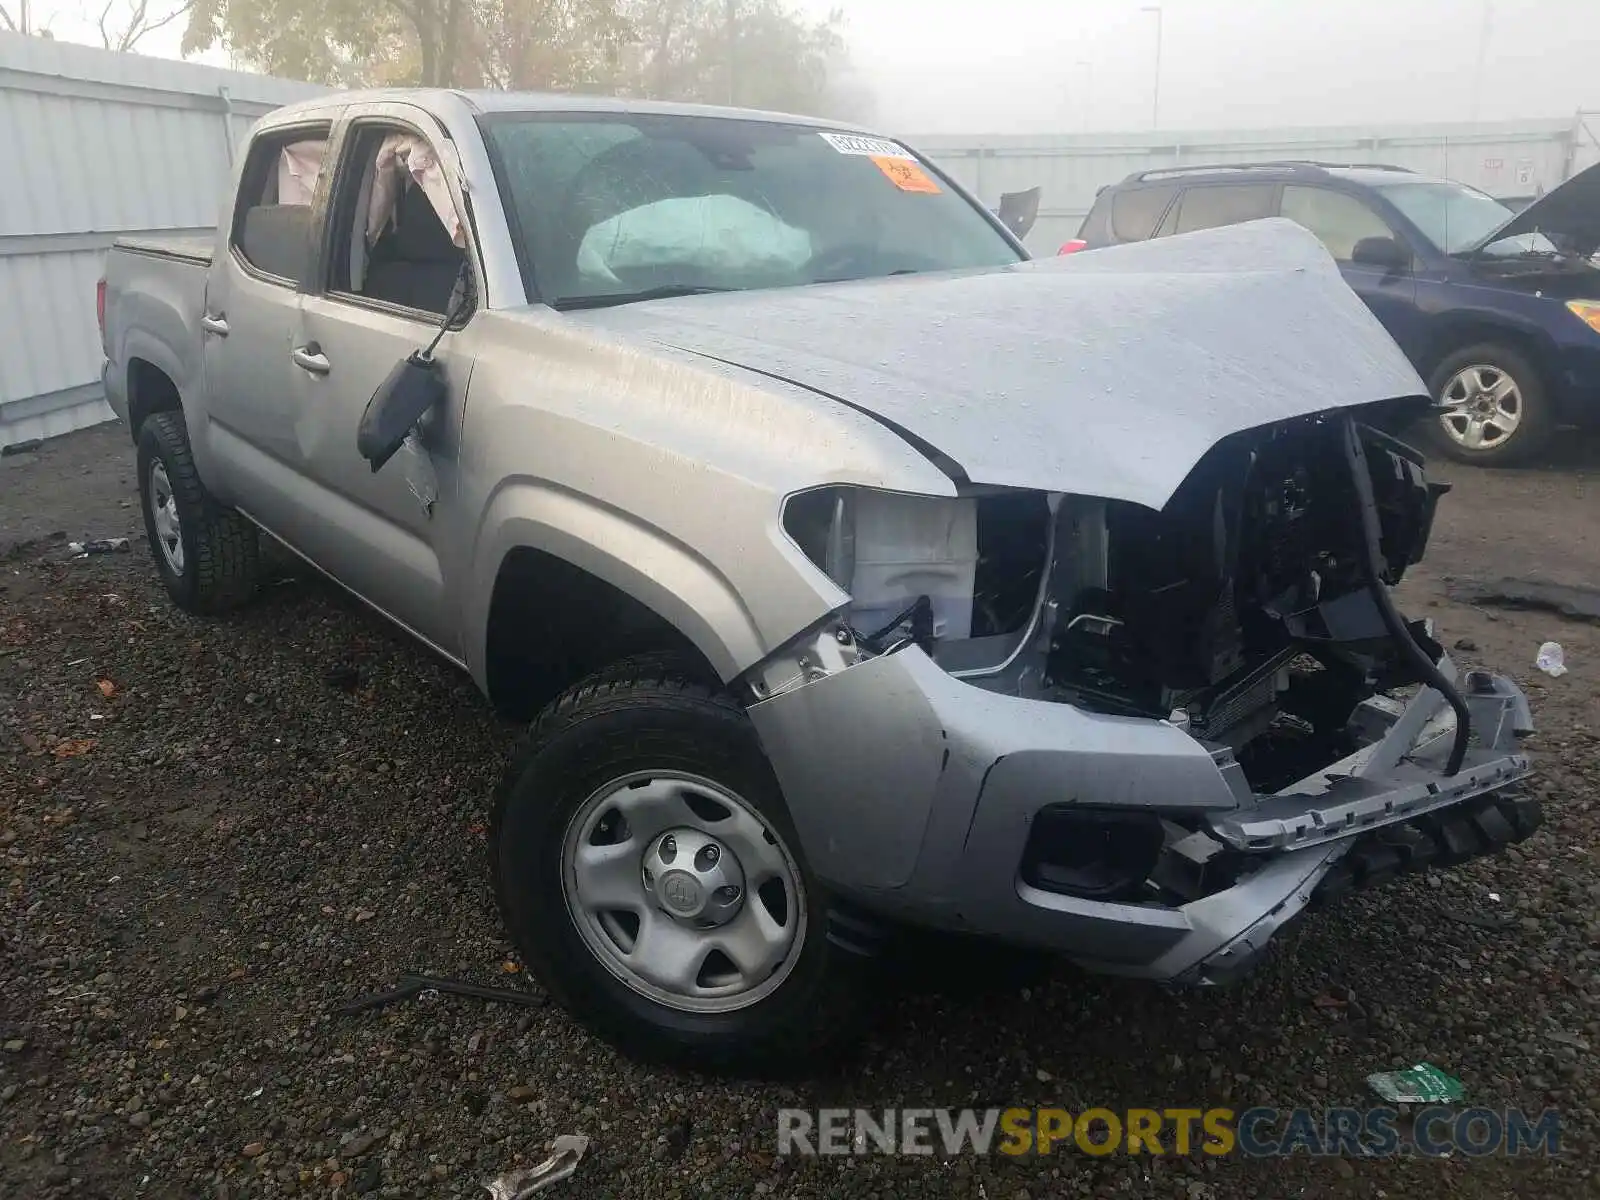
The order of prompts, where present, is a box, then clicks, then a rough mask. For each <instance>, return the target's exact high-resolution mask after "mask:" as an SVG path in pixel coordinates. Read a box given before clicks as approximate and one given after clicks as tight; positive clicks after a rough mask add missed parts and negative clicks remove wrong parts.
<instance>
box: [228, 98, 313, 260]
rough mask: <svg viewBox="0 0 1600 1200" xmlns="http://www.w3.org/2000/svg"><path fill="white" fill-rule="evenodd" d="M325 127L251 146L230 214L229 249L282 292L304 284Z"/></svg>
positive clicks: (293, 132)
mask: <svg viewBox="0 0 1600 1200" xmlns="http://www.w3.org/2000/svg"><path fill="white" fill-rule="evenodd" d="M330 131H331V127H330V126H328V125H321V126H315V127H310V128H299V129H294V130H288V131H285V132H283V133H273V134H268V135H266V136H263V137H259V138H257V139H256V140H255V141H254V142H252V143H251V145H250V155H249V157H248V158H247V159H246V160H245V166H244V173H243V175H242V176H241V177H240V185H239V199H238V204H237V206H236V208H235V210H234V214H233V245H234V249H236V250H237V251H238V253H239V256H240V257H241V258H243V259H244V261H245V262H247V263H249V264H250V265H251V266H252V267H254V268H255V269H256V270H257V271H260V272H261V273H262V274H264V275H270V276H271V277H272V278H273V279H274V280H276V281H278V282H280V283H283V284H285V285H286V286H298V285H299V284H301V283H303V282H304V281H305V277H306V272H307V268H308V266H309V263H310V249H311V201H312V199H313V198H314V197H315V196H316V194H317V185H318V182H319V181H320V180H321V178H322V166H323V162H324V160H325V159H326V157H327V151H328V135H329V133H330Z"/></svg>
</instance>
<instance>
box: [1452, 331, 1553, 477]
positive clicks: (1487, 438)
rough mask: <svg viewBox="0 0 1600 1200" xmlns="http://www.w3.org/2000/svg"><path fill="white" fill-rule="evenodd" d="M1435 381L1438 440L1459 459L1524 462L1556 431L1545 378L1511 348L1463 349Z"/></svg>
mask: <svg viewBox="0 0 1600 1200" xmlns="http://www.w3.org/2000/svg"><path fill="white" fill-rule="evenodd" d="M1429 384H1430V390H1431V391H1432V393H1433V397H1434V400H1435V401H1436V402H1437V403H1438V404H1439V405H1440V406H1441V408H1440V410H1439V412H1438V413H1437V415H1436V417H1435V418H1434V420H1433V430H1432V432H1433V440H1434V442H1435V444H1436V445H1438V447H1439V448H1440V449H1441V450H1443V451H1444V453H1446V454H1447V455H1449V456H1450V457H1451V458H1453V459H1455V460H1456V461H1458V462H1466V463H1474V464H1477V465H1479V466H1486V467H1487V466H1496V467H1498V466H1511V465H1513V464H1517V463H1524V462H1527V461H1528V460H1529V459H1531V458H1533V457H1534V456H1536V455H1537V454H1538V453H1539V452H1540V451H1541V450H1543V449H1544V447H1545V445H1546V444H1547V443H1548V442H1549V440H1550V435H1551V433H1553V432H1554V421H1553V418H1552V413H1551V411H1550V401H1549V397H1548V396H1547V395H1546V393H1545V386H1544V381H1543V380H1542V379H1541V378H1540V376H1539V373H1538V371H1536V370H1535V369H1534V367H1533V365H1532V364H1531V363H1529V362H1528V360H1527V359H1526V358H1524V357H1523V356H1522V355H1521V354H1519V353H1518V352H1517V351H1515V350H1512V349H1510V348H1509V347H1506V346H1502V345H1498V344H1495V343H1483V344H1480V345H1476V346H1467V347H1466V348H1464V349H1462V350H1458V351H1456V352H1455V353H1454V354H1451V355H1449V356H1448V357H1446V358H1445V360H1444V361H1443V362H1441V363H1440V364H1439V366H1438V367H1437V368H1436V369H1435V371H1434V373H1433V378H1432V379H1431V380H1430V381H1429Z"/></svg>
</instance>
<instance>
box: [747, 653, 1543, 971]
mask: <svg viewBox="0 0 1600 1200" xmlns="http://www.w3.org/2000/svg"><path fill="white" fill-rule="evenodd" d="M1441 669H1443V670H1444V672H1445V674H1446V675H1447V676H1453V675H1454V673H1455V671H1454V668H1453V666H1451V664H1450V663H1449V661H1448V660H1446V661H1445V662H1444V663H1442V664H1441ZM1464 692H1465V694H1466V697H1467V699H1468V702H1469V704H1470V705H1471V707H1472V715H1473V738H1472V743H1471V746H1470V749H1469V752H1468V755H1467V758H1466V762H1465V764H1464V766H1463V768H1462V770H1461V772H1460V773H1459V774H1458V775H1456V776H1454V777H1449V778H1447V777H1446V776H1445V775H1444V773H1443V763H1444V760H1445V758H1446V757H1447V751H1448V743H1449V740H1450V734H1451V733H1452V732H1453V728H1454V717H1453V714H1452V713H1451V712H1450V710H1449V708H1448V706H1447V705H1445V703H1444V700H1443V697H1442V696H1440V695H1439V694H1438V693H1437V692H1435V691H1433V690H1431V689H1423V690H1422V691H1421V692H1420V693H1419V694H1418V695H1417V696H1416V697H1415V698H1414V699H1413V700H1411V701H1410V702H1409V703H1408V704H1406V705H1404V706H1400V705H1396V704H1393V703H1390V702H1387V701H1381V700H1375V701H1372V702H1369V703H1368V704H1367V705H1364V706H1362V708H1361V710H1359V713H1358V717H1359V721H1360V724H1361V725H1362V726H1363V727H1364V729H1365V732H1366V736H1367V737H1368V738H1370V739H1371V740H1370V741H1369V742H1368V744H1367V745H1366V746H1365V747H1364V748H1363V749H1362V750H1361V751H1360V752H1358V753H1357V754H1355V755H1352V756H1351V757H1350V758H1349V759H1346V760H1344V761H1342V762H1340V763H1336V764H1333V765H1332V766H1330V767H1329V768H1327V769H1326V770H1325V771H1323V772H1320V773H1319V774H1318V775H1317V776H1316V777H1313V778H1311V779H1307V780H1303V781H1301V783H1299V784H1297V785H1295V786H1294V787H1293V788H1290V789H1287V790H1286V791H1285V792H1283V793H1280V794H1279V795H1277V796H1274V797H1270V798H1261V797H1255V796H1252V795H1251V794H1250V792H1249V789H1248V787H1246V786H1244V784H1243V779H1242V774H1241V773H1240V772H1239V770H1238V767H1237V765H1236V764H1233V763H1232V760H1231V758H1229V756H1228V755H1227V754H1226V753H1221V754H1217V753H1213V751H1212V750H1210V749H1208V748H1207V747H1206V746H1204V745H1202V744H1201V743H1200V742H1199V741H1197V740H1195V739H1194V738H1193V737H1191V736H1190V735H1189V734H1188V733H1186V732H1184V731H1183V730H1181V729H1179V728H1177V727H1176V726H1174V725H1170V724H1168V723H1166V722H1162V721H1151V720H1145V719H1138V718H1123V717H1113V716H1106V715H1102V714H1096V713H1089V712H1085V711H1083V710H1081V709H1078V708H1074V707H1072V706H1070V705H1066V704H1055V703H1048V702H1043V701H1036V700H1026V699H1021V698H1018V697H1015V696H1007V695H1002V694H999V693H996V692H989V691H985V690H983V689H981V688H978V687H975V686H972V685H970V684H967V683H963V682H962V681H960V680H958V679H955V678H953V677H952V676H950V675H949V674H947V673H946V672H945V671H943V670H942V669H941V668H940V667H939V666H938V665H937V664H935V663H934V662H933V661H932V660H931V659H930V658H928V657H927V656H926V655H925V654H923V653H922V652H921V651H920V650H918V649H916V648H915V647H907V648H906V649H904V650H901V651H899V652H897V653H893V654H888V655H884V656H881V657H878V658H874V659H870V660H867V661H865V662H862V663H860V664H858V665H855V666H851V667H846V668H844V669H842V670H837V671H834V672H833V673H831V674H827V675H825V676H823V677H820V678H814V679H813V680H812V681H811V682H807V683H804V684H801V685H800V686H796V687H793V688H792V689H790V690H787V691H783V692H781V693H780V694H778V695H775V696H772V697H771V698H769V699H765V700H761V701H759V702H757V703H756V704H754V705H752V706H751V708H750V710H749V711H750V717H751V719H752V721H753V722H754V723H755V726H756V729H757V731H758V732H759V733H760V735H761V738H762V741H763V744H764V745H765V747H766V749H767V753H768V755H769V757H770V758H771V760H772V763H773V767H774V769H775V771H776V772H777V775H778V778H779V781H780V783H781V784H782V786H783V789H784V793H785V796H786V798H787V800H788V804H789V809H790V813H791V815H792V816H793V818H794V822H795V826H796V829H797V832H798V833H799V836H800V840H801V843H802V847H803V849H804V852H805V854H806V856H807V858H808V860H809V862H810V864H811V867H812V869H813V870H814V871H815V872H816V873H817V875H818V876H819V877H820V878H821V879H822V880H823V881H824V882H825V883H826V884H827V885H829V886H830V887H831V888H833V889H834V890H836V891H838V892H839V893H841V894H842V895H844V896H846V897H848V898H849V899H851V900H854V901H855V902H857V903H859V904H861V905H862V906H863V907H865V908H867V909H869V910H871V911H874V912H877V913H879V914H881V915H883V916H885V917H890V918H895V919H903V920H907V921H910V922H912V923H916V924H921V925H929V926H933V927H936V928H945V929H950V930H956V931H963V932H969V933H978V934H984V935H988V936H993V937H997V938H1002V939H1005V940H1008V941H1012V942H1015V943H1018V944H1022V945H1031V946H1036V947H1040V948H1044V949H1049V950H1053V951H1056V952H1059V953H1061V954H1064V955H1065V956H1067V957H1068V958H1070V959H1073V960H1075V961H1077V962H1079V963H1081V964H1082V965H1084V966H1086V967H1090V968H1093V969H1096V970H1100V971H1105V972H1110V973H1116V974H1123V975H1134V976H1140V977H1145V978H1151V979H1157V980H1174V981H1189V982H1215V981H1220V980H1221V979H1224V978H1228V977H1232V976H1233V975H1236V974H1237V973H1239V972H1240V971H1241V970H1243V969H1244V968H1245V967H1246V966H1247V965H1249V964H1250V963H1251V962H1253V961H1254V960H1255V959H1256V958H1257V957H1258V956H1259V954H1260V952H1261V950H1262V949H1263V948H1264V947H1265V946H1266V944H1267V943H1268V942H1269V941H1270V939H1271V938H1272V936H1273V935H1274V934H1275V933H1276V932H1277V931H1278V930H1279V929H1280V928H1282V927H1283V925H1285V924H1286V923H1287V922H1289V921H1290V920H1291V919H1293V918H1294V917H1295V916H1296V915H1297V914H1298V913H1300V912H1301V911H1302V910H1303V909H1304V908H1305V907H1306V906H1307V904H1309V903H1311V902H1312V899H1313V897H1314V896H1316V895H1318V894H1331V891H1333V890H1338V889H1333V888H1328V889H1325V888H1324V883H1325V881H1327V880H1328V879H1329V877H1330V875H1331V876H1333V877H1334V879H1335V880H1337V881H1340V882H1341V884H1342V886H1345V887H1348V886H1352V885H1355V883H1356V880H1357V876H1358V875H1359V876H1360V878H1361V880H1362V881H1365V880H1366V876H1367V875H1369V874H1371V873H1370V872H1367V873H1364V874H1363V873H1360V872H1353V871H1343V872H1339V873H1338V874H1335V871H1336V868H1338V866H1339V864H1340V863H1341V861H1343V860H1344V859H1345V858H1346V857H1347V856H1349V855H1351V854H1352V853H1354V852H1356V851H1357V847H1358V846H1361V845H1365V844H1366V840H1370V839H1379V840H1390V841H1394V840H1396V839H1398V841H1399V842H1400V843H1410V844H1414V842H1415V837H1414V836H1410V835H1402V834H1401V833H1399V832H1398V830H1400V829H1401V828H1402V827H1406V826H1408V825H1409V826H1411V827H1413V828H1423V827H1424V826H1423V825H1419V824H1418V823H1419V822H1421V823H1427V822H1434V823H1435V824H1437V822H1439V821H1440V820H1442V819H1444V818H1445V817H1449V818H1450V820H1451V821H1452V822H1454V821H1455V820H1456V818H1457V815H1458V810H1461V811H1464V809H1463V806H1470V805H1472V804H1474V803H1479V801H1480V798H1482V797H1490V798H1491V799H1492V798H1493V796H1494V794H1495V793H1497V792H1499V791H1500V790H1502V789H1504V788H1506V787H1507V785H1509V784H1512V783H1514V782H1515V781H1517V780H1518V779H1520V778H1522V777H1523V776H1525V775H1526V774H1527V773H1528V771H1529V764H1528V760H1527V758H1526V756H1524V755H1523V754H1521V753H1520V751H1519V750H1518V749H1517V740H1518V739H1519V738H1520V737H1521V736H1522V735H1524V734H1525V733H1527V732H1529V731H1530V730H1531V721H1530V720H1529V718H1528V707H1527V702H1526V699H1525V698H1524V697H1523V695H1522V693H1521V692H1520V691H1519V690H1518V689H1517V687H1516V685H1515V684H1513V683H1511V682H1510V681H1509V680H1506V679H1502V678H1500V677H1497V676H1490V675H1486V674H1483V673H1479V672H1474V673H1471V674H1470V675H1469V676H1468V679H1467V687H1466V688H1465V689H1464ZM1483 803H1488V801H1483ZM1061 804H1071V805H1083V806H1086V807H1090V806H1092V807H1095V808H1108V807H1109V808H1125V809H1130V810H1147V811H1160V812H1162V813H1166V814H1169V815H1170V814H1185V815H1188V816H1190V817H1195V818H1199V819H1201V820H1202V821H1204V822H1205V824H1206V825H1207V826H1208V827H1209V828H1210V830H1211V832H1212V834H1213V836H1215V837H1217V838H1218V839H1219V840H1222V841H1224V842H1227V843H1229V844H1230V845H1231V846H1233V847H1234V848H1235V849H1237V850H1240V851H1242V852H1244V853H1246V854H1248V855H1249V856H1250V858H1251V860H1252V866H1253V867H1254V869H1253V870H1251V871H1249V872H1248V873H1245V874H1243V875H1242V876H1241V877H1240V879H1239V881H1238V882H1237V883H1235V884H1234V885H1233V886H1231V887H1228V888H1226V889H1224V890H1222V891H1218V892H1215V893H1213V894H1211V895H1208V896H1205V897H1204V898H1201V899H1197V900H1194V901H1192V902H1190V903H1187V904H1183V905H1180V906H1171V907H1169V906H1165V905H1160V904H1149V903H1120V902H1109V901H1097V900H1087V899H1082V898H1078V897H1074V896H1069V895H1062V894H1059V893H1055V892H1047V891H1043V890H1040V889H1038V888H1035V887H1032V886H1030V885H1029V884H1028V883H1026V882H1024V881H1023V879H1022V878H1021V876H1020V873H1019V864H1020V863H1021V860H1022V856H1023V848H1024V846H1025V844H1026V842H1027V839H1028V835H1029V832H1030V825H1031V822H1032V820H1033V819H1034V816H1035V814H1036V813H1038V811H1039V810H1040V809H1042V808H1044V807H1045V806H1047V805H1061ZM1527 823H1528V822H1527V821H1526V820H1525V821H1523V825H1527ZM1534 824H1536V820H1535V821H1534ZM1428 827H1429V828H1432V826H1428ZM1497 828H1498V826H1497ZM1529 831H1530V832H1531V830H1529ZM1429 836H1432V835H1429ZM1521 836H1526V834H1525V833H1524V834H1522V835H1521ZM1479 840H1480V841H1484V842H1485V845H1484V847H1483V851H1486V850H1487V849H1492V848H1493V846H1491V845H1488V844H1487V839H1479ZM1458 841H1459V839H1458ZM1483 851H1480V852H1483ZM1395 853H1397V854H1399V853H1402V852H1401V851H1399V850H1396V851H1395ZM1447 857H1448V856H1441V855H1431V856H1422V855H1420V854H1419V855H1413V856H1411V857H1410V858H1407V859H1406V861H1408V862H1411V861H1415V862H1416V863H1420V862H1422V861H1443V860H1445V859H1446V858H1447ZM1257 860H1258V861H1259V866H1255V865H1254V864H1255V862H1256V861H1257ZM1374 881H1375V880H1374ZM1319 889H1322V891H1321V892H1320V893H1319Z"/></svg>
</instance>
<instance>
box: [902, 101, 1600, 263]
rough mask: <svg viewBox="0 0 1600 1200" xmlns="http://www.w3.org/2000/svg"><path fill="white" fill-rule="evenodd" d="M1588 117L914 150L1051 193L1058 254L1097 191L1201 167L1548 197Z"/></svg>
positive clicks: (1048, 217) (1050, 245)
mask: <svg viewBox="0 0 1600 1200" xmlns="http://www.w3.org/2000/svg"><path fill="white" fill-rule="evenodd" d="M1592 130H1595V131H1600V122H1595V121H1592V120H1590V119H1587V118H1586V115H1585V114H1582V113H1580V114H1578V116H1577V117H1575V118H1572V119H1567V120H1559V121H1518V122H1507V123H1496V124H1490V123H1485V124H1481V125H1412V126H1343V127H1326V128H1316V129H1280V130H1255V131H1235V132H1222V131H1219V132H1195V133H1172V132H1153V133H1147V134H1125V133H1124V134H1114V133H1108V134H1077V135H1062V136H995V137H956V136H937V135H932V136H928V137H920V138H907V139H906V140H907V141H908V142H909V143H910V144H911V145H913V146H915V147H916V148H917V149H918V150H921V151H922V152H923V153H925V154H927V155H928V156H929V157H931V158H933V159H935V160H937V161H938V162H939V163H940V165H941V166H943V167H944V168H945V169H946V170H948V171H949V172H950V173H951V174H952V175H954V176H955V177H956V178H957V179H959V180H960V181H961V182H962V183H963V184H965V185H966V186H968V187H970V188H972V189H973V190H975V191H976V192H977V194H978V195H979V197H981V198H982V199H983V201H984V202H985V203H987V204H991V205H993V204H997V203H999V200H1000V196H1001V194H1002V193H1004V192H1020V191H1026V190H1027V189H1029V188H1032V187H1040V188H1042V189H1043V191H1042V194H1041V196H1040V202H1039V219H1038V221H1037V223H1036V224H1035V225H1034V228H1033V231H1032V233H1031V234H1030V235H1029V237H1028V248H1029V249H1030V250H1031V251H1033V252H1034V253H1035V254H1053V253H1054V252H1055V251H1056V249H1057V247H1059V246H1060V245H1061V243H1062V242H1064V241H1066V240H1067V239H1068V238H1071V237H1073V236H1074V235H1075V234H1076V233H1077V232H1078V225H1079V223H1080V222H1081V221H1082V220H1083V217H1084V214H1085V213H1087V212H1088V211H1089V207H1090V205H1092V204H1093V203H1094V196H1095V192H1096V191H1097V190H1098V189H1099V188H1101V187H1102V186H1104V185H1105V184H1108V183H1115V182H1116V181H1117V180H1120V179H1123V178H1125V177H1126V176H1128V175H1130V174H1132V173H1133V172H1135V171H1148V170H1151V169H1153V168H1156V167H1174V166H1183V165H1186V164H1199V163H1229V162H1253V161H1260V160H1270V159H1289V158H1295V159H1316V160H1321V161H1331V162H1346V163H1388V164H1390V165H1392V166H1398V167H1409V168H1411V169H1412V170H1414V171H1421V172H1425V173H1428V174H1432V175H1441V176H1444V177H1446V178H1449V179H1456V180H1459V181H1461V182H1462V183H1467V184H1471V185H1472V186H1474V187H1478V188H1482V189H1483V190H1484V191H1486V192H1488V193H1490V194H1491V195H1494V196H1500V197H1502V198H1512V197H1527V196H1533V195H1536V194H1539V193H1541V192H1545V191H1549V190H1550V189H1551V188H1553V187H1554V186H1555V185H1556V184H1558V183H1560V182H1561V181H1562V180H1563V179H1566V178H1567V177H1568V176H1569V175H1570V174H1572V172H1574V171H1575V170H1578V169H1580V168H1582V167H1584V166H1587V165H1589V164H1590V163H1592V162H1594V161H1595V160H1596V158H1597V157H1600V148H1597V145H1596V141H1595V137H1594V132H1592Z"/></svg>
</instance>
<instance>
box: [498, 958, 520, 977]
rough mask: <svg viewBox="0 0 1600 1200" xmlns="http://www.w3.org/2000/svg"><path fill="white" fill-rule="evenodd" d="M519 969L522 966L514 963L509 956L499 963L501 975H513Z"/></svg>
mask: <svg viewBox="0 0 1600 1200" xmlns="http://www.w3.org/2000/svg"><path fill="white" fill-rule="evenodd" d="M520 970H522V968H521V967H519V966H518V965H517V964H516V963H514V962H512V961H511V960H510V959H509V958H508V959H506V961H505V962H503V963H501V964H500V973H501V974H502V975H515V974H516V973H517V972H518V971H520Z"/></svg>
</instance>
